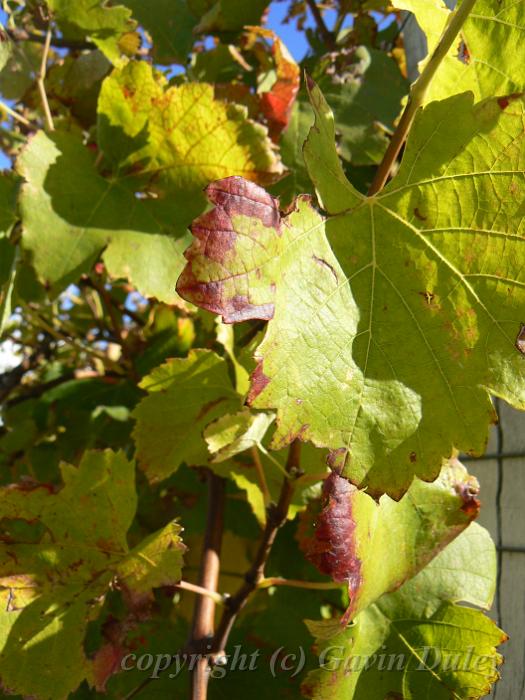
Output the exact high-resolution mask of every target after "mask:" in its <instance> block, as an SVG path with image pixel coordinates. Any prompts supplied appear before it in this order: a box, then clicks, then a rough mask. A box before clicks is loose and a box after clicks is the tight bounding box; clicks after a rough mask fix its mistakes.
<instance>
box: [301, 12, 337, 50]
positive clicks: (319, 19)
mask: <svg viewBox="0 0 525 700" xmlns="http://www.w3.org/2000/svg"><path fill="white" fill-rule="evenodd" d="M306 4H307V5H308V7H309V8H310V12H311V13H312V15H313V18H314V20H315V23H316V25H317V29H318V30H319V34H320V35H321V38H322V40H323V41H324V43H325V44H326V45H327V47H328V48H329V49H330V50H331V51H333V50H334V49H335V36H334V35H333V34H332V32H331V31H330V30H329V29H328V27H327V26H326V24H325V21H324V19H323V15H322V14H321V10H320V9H319V8H318V6H317V2H316V0H306Z"/></svg>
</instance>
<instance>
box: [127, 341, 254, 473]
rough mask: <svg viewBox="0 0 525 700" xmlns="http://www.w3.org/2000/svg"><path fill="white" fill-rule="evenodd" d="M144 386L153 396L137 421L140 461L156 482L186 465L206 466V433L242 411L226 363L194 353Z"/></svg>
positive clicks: (143, 404)
mask: <svg viewBox="0 0 525 700" xmlns="http://www.w3.org/2000/svg"><path fill="white" fill-rule="evenodd" d="M140 386H141V387H142V388H143V389H145V390H146V391H147V392H148V394H149V396H147V397H146V398H145V399H143V400H142V401H141V402H140V404H139V405H138V406H137V408H136V409H135V411H134V413H133V415H134V417H135V419H136V421H137V424H136V426H135V429H134V432H133V436H134V438H135V443H136V448H137V459H138V461H139V464H140V466H141V467H142V469H144V471H145V472H146V475H147V477H148V479H149V480H150V481H160V480H162V479H166V478H167V477H168V476H170V474H173V472H174V471H176V470H177V468H178V467H179V466H180V464H181V463H182V462H186V463H187V464H189V465H197V466H201V465H205V464H206V463H207V461H208V458H209V452H208V449H207V446H206V442H205V441H204V438H203V431H204V429H205V428H206V426H207V425H209V424H210V423H212V422H213V421H214V420H216V419H217V418H219V417H220V416H222V415H224V414H226V413H230V412H232V411H237V410H239V408H240V396H239V395H238V394H237V393H236V391H235V390H234V388H233V386H232V383H231V380H230V377H229V374H228V365H227V363H226V361H225V360H224V359H223V358H221V357H219V356H218V355H216V354H215V353H214V352H211V351H210V350H191V351H190V353H189V355H188V357H187V358H186V359H174V360H168V362H166V363H165V364H163V365H161V366H160V367H157V368H156V369H154V370H153V372H151V374H149V375H148V376H147V377H145V378H144V379H143V380H142V381H141V383H140Z"/></svg>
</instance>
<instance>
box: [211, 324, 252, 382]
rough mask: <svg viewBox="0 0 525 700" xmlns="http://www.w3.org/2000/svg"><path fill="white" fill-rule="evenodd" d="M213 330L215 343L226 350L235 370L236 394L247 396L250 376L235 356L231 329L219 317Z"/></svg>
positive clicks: (233, 337)
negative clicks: (215, 337) (215, 338)
mask: <svg viewBox="0 0 525 700" xmlns="http://www.w3.org/2000/svg"><path fill="white" fill-rule="evenodd" d="M215 328H216V331H215V333H216V336H217V342H218V343H220V344H221V345H222V347H223V348H224V349H225V350H226V352H227V354H228V357H229V358H230V360H231V363H232V365H233V369H234V370H235V388H236V389H237V393H238V394H241V395H244V394H247V393H248V390H249V388H250V376H249V374H248V371H247V370H246V369H245V367H244V366H243V364H242V363H241V362H239V360H238V359H237V356H236V354H235V336H234V332H233V328H232V327H231V326H228V325H227V324H226V323H222V321H221V319H220V317H219V316H218V317H217V319H216V321H215Z"/></svg>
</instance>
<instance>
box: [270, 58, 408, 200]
mask: <svg viewBox="0 0 525 700" xmlns="http://www.w3.org/2000/svg"><path fill="white" fill-rule="evenodd" d="M352 56H353V59H354V61H353V63H350V65H349V66H347V67H346V70H345V72H344V73H343V75H341V74H340V73H338V74H337V75H336V76H335V77H328V76H327V77H324V78H322V81H321V83H320V85H321V87H322V89H323V91H324V94H325V97H326V101H327V102H328V104H329V105H330V107H331V109H332V110H333V114H334V121H335V131H334V138H335V137H336V135H337V148H338V153H339V155H340V156H341V157H342V158H343V159H344V160H345V161H348V162H349V163H350V162H351V163H352V164H353V165H370V164H376V163H378V162H379V161H380V160H381V158H382V157H383V154H384V152H385V150H386V147H387V145H388V138H387V134H388V132H389V131H390V130H392V129H393V124H394V120H395V119H396V117H397V116H398V114H399V111H400V108H401V100H402V98H403V97H404V95H405V94H406V93H407V92H408V83H407V81H406V80H405V79H404V78H403V77H402V75H401V73H400V71H399V68H398V67H397V65H396V63H395V61H394V60H393V59H392V58H390V57H389V56H387V55H386V54H385V53H384V52H383V51H377V50H375V49H370V48H368V47H366V46H358V47H357V48H356V49H355V51H354V52H353V53H352ZM311 125H312V108H311V106H310V103H309V101H308V98H307V96H306V94H301V95H299V97H298V99H297V100H296V102H295V105H294V108H293V111H292V116H291V119H290V123H289V126H288V128H287V129H286V131H285V132H284V134H283V136H282V138H281V141H280V147H281V157H282V159H283V164H284V165H285V167H286V168H287V170H288V173H287V174H286V176H285V177H284V178H283V179H282V180H281V181H280V182H278V183H277V185H275V186H274V187H273V188H272V190H271V192H272V194H275V195H279V196H280V197H281V202H282V203H283V204H284V205H285V206H286V205H288V204H289V203H290V202H291V201H292V200H293V198H294V197H295V196H296V195H298V194H304V193H309V192H311V191H312V183H311V180H310V178H309V176H308V171H307V170H306V165H305V162H304V156H303V144H304V142H305V141H306V138H307V136H308V132H309V131H310V127H311Z"/></svg>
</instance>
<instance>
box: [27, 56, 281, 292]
mask: <svg viewBox="0 0 525 700" xmlns="http://www.w3.org/2000/svg"><path fill="white" fill-rule="evenodd" d="M99 113H100V115H101V116H100V123H99V128H98V133H99V144H100V147H101V149H102V150H103V152H104V155H105V156H106V157H107V158H108V161H109V162H108V163H107V164H106V165H105V166H104V169H103V171H102V173H100V172H99V169H98V167H97V166H98V164H99V163H100V157H99V160H97V159H96V157H95V156H94V154H93V153H92V152H91V151H90V150H89V149H87V148H85V147H84V146H83V145H82V143H81V142H80V141H79V140H78V139H77V138H76V137H75V136H73V135H72V134H68V133H64V132H58V131H57V132H55V133H54V134H52V135H46V134H44V133H43V132H39V133H37V134H36V135H35V136H34V137H33V138H32V140H31V141H30V142H29V144H28V146H27V147H26V148H25V150H24V151H23V152H22V154H21V156H20V158H19V160H18V165H17V167H18V171H19V173H20V174H21V175H22V176H23V177H24V179H25V184H24V186H23V187H22V193H21V200H20V203H21V210H22V218H23V227H24V230H23V246H24V248H25V249H26V250H27V251H28V252H29V253H30V255H31V258H32V262H33V265H34V267H35V269H36V271H37V274H38V276H39V279H40V280H41V281H42V282H43V283H44V284H45V286H46V287H47V288H48V289H50V290H51V292H52V293H54V294H56V293H58V292H60V291H61V290H62V289H64V288H65V287H66V286H67V285H68V284H70V283H72V282H75V281H76V280H77V279H78V277H79V275H80V274H81V273H83V272H87V271H88V270H89V269H90V267H91V266H92V264H93V262H94V261H95V260H96V258H97V257H98V256H99V255H100V254H101V253H102V251H104V252H103V254H102V257H103V260H104V262H105V264H106V266H107V269H108V272H109V273H110V275H112V276H113V277H127V278H129V279H130V280H131V281H132V282H133V284H134V285H135V286H136V287H137V289H138V291H139V292H140V293H141V294H143V295H145V296H153V297H157V298H158V299H159V300H163V301H166V302H169V303H175V302H176V301H177V299H178V297H177V295H176V294H175V290H174V289H173V280H174V278H176V277H177V275H178V274H179V272H180V269H181V267H182V258H181V251H182V249H183V247H184V246H185V245H186V241H185V240H184V235H185V230H186V227H187V226H188V224H189V223H190V221H191V220H192V218H193V217H194V216H195V215H196V214H198V213H199V212H200V211H202V209H203V208H204V198H203V197H202V194H201V189H202V187H203V186H204V185H205V184H206V182H208V180H209V179H213V178H215V177H217V176H218V175H221V174H223V173H236V172H239V173H243V174H244V175H246V177H249V178H253V179H255V180H258V181H261V182H271V181H272V180H273V179H274V178H275V177H278V174H279V173H280V170H281V165H280V163H279V162H278V160H277V159H276V157H275V155H274V153H273V151H272V148H271V145H270V142H269V140H268V138H267V136H266V131H265V129H264V127H262V126H259V125H257V124H255V123H254V122H251V121H250V120H249V119H247V118H246V111H245V109H244V108H242V107H238V106H236V105H226V104H224V103H222V102H219V101H217V100H215V99H214V97H213V89H212V87H211V86H209V85H203V84H189V85H184V86H181V87H179V88H168V90H166V91H164V81H163V80H162V79H161V78H160V77H158V76H157V75H156V74H154V73H153V72H152V69H151V67H149V66H148V65H147V64H146V63H131V64H129V65H128V66H127V67H126V68H124V69H122V71H115V72H114V73H113V74H112V75H111V76H109V77H108V78H107V79H106V80H105V81H104V83H103V86H102V91H101V95H100V99H99ZM175 124H176V126H175ZM139 133H140V135H139ZM106 168H110V172H107V170H106ZM111 169H112V170H113V174H111ZM104 175H109V176H110V177H109V178H106V177H104ZM79 193H81V195H82V196H81V197H80V196H79Z"/></svg>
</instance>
